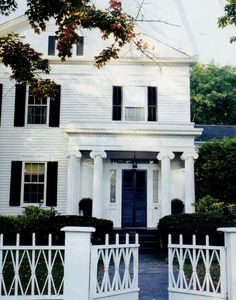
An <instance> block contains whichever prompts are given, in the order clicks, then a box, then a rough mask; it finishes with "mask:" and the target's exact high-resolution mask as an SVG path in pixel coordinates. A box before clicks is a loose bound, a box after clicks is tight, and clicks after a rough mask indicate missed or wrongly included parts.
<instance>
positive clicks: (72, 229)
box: [61, 226, 96, 233]
mask: <svg viewBox="0 0 236 300" xmlns="http://www.w3.org/2000/svg"><path fill="white" fill-rule="evenodd" d="M61 231H65V232H82V233H83V232H84V233H86V232H95V231H96V228H94V227H82V226H66V227H63V228H61Z"/></svg>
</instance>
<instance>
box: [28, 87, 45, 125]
mask: <svg viewBox="0 0 236 300" xmlns="http://www.w3.org/2000/svg"><path fill="white" fill-rule="evenodd" d="M48 103H49V99H48V98H46V97H33V96H32V95H31V93H30V89H29V96H28V105H27V124H48V115H49V114H48V112H49V108H48Z"/></svg>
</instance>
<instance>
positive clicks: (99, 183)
mask: <svg viewBox="0 0 236 300" xmlns="http://www.w3.org/2000/svg"><path fill="white" fill-rule="evenodd" d="M90 157H91V158H92V159H93V160H94V166H93V167H94V169H93V209H92V216H93V217H96V218H103V215H104V199H103V198H104V193H103V191H104V182H103V158H106V157H107V155H106V152H104V151H92V152H91V153H90Z"/></svg>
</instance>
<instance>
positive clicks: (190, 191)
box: [180, 151, 198, 213]
mask: <svg viewBox="0 0 236 300" xmlns="http://www.w3.org/2000/svg"><path fill="white" fill-rule="evenodd" d="M180 158H181V159H182V160H184V161H185V201H184V202H185V212H186V213H194V211H195V209H194V205H193V204H194V203H195V180H194V160H195V159H197V158H198V154H197V152H195V151H192V152H184V153H183V154H182V155H181V157H180Z"/></svg>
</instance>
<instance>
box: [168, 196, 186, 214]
mask: <svg viewBox="0 0 236 300" xmlns="http://www.w3.org/2000/svg"><path fill="white" fill-rule="evenodd" d="M183 212H184V203H183V201H181V200H180V199H173V200H172V201H171V214H174V215H175V214H182V213H183Z"/></svg>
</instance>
